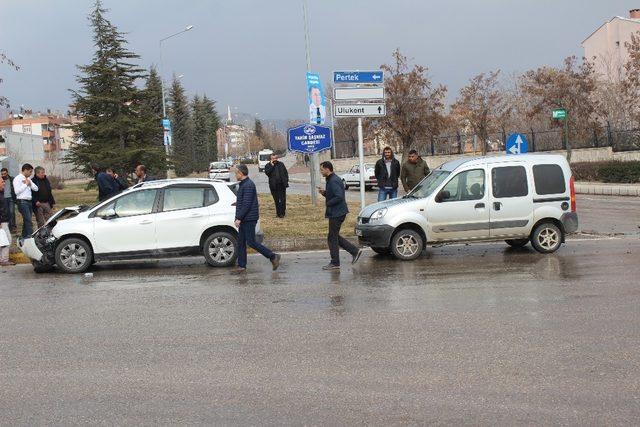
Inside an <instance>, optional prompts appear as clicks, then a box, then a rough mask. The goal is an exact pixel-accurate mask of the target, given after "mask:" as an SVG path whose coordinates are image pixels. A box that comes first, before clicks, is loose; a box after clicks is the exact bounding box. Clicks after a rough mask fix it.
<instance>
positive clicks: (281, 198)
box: [264, 154, 289, 218]
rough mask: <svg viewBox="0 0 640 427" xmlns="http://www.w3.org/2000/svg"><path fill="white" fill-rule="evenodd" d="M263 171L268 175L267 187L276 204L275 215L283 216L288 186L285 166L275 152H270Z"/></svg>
mask: <svg viewBox="0 0 640 427" xmlns="http://www.w3.org/2000/svg"><path fill="white" fill-rule="evenodd" d="M264 173H265V174H266V175H267V176H268V177H269V189H270V190H271V195H272V196H273V201H274V202H275V204H276V215H277V216H278V218H284V214H285V212H286V210H287V187H289V172H287V167H286V166H285V165H284V163H282V162H281V161H279V160H278V155H277V154H271V161H270V162H269V163H267V164H266V165H265V166H264Z"/></svg>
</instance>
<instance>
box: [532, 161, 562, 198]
mask: <svg viewBox="0 0 640 427" xmlns="http://www.w3.org/2000/svg"><path fill="white" fill-rule="evenodd" d="M533 181H534V183H535V184H536V193H538V194H539V195H541V196H542V195H544V194H564V192H565V191H567V186H566V184H565V180H564V173H562V168H561V167H560V166H559V165H535V166H534V167H533Z"/></svg>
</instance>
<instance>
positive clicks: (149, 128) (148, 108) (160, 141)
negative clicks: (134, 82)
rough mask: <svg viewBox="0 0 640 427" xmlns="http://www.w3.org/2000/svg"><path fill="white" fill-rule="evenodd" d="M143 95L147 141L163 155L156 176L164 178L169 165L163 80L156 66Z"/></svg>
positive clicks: (159, 160)
mask: <svg viewBox="0 0 640 427" xmlns="http://www.w3.org/2000/svg"><path fill="white" fill-rule="evenodd" d="M142 97H143V100H142V106H143V113H144V117H145V120H146V123H145V125H146V127H145V141H148V142H149V143H150V144H151V145H152V146H154V147H157V149H158V155H161V156H162V158H160V159H157V160H156V161H155V162H154V163H156V164H157V167H155V168H154V172H155V174H154V176H156V177H158V178H164V177H165V176H166V170H167V166H168V165H167V159H166V156H165V155H164V153H165V147H164V131H163V129H162V118H163V116H162V82H161V81H160V76H159V74H158V71H157V70H156V68H155V67H154V66H151V67H150V68H149V74H148V76H147V81H146V84H145V87H144V89H143V91H142Z"/></svg>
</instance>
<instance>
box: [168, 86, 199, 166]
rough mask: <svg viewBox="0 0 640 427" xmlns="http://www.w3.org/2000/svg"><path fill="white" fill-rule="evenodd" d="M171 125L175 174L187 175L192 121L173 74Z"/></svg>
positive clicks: (191, 147) (191, 138) (191, 143)
mask: <svg viewBox="0 0 640 427" xmlns="http://www.w3.org/2000/svg"><path fill="white" fill-rule="evenodd" d="M169 101H170V112H169V118H170V119H171V127H172V128H173V145H172V156H171V159H172V162H173V165H174V167H175V171H176V175H178V176H187V175H189V174H190V173H191V172H193V171H194V170H195V167H194V164H193V122H192V119H191V114H190V111H189V110H190V108H189V102H188V100H187V96H186V94H185V91H184V88H183V87H182V84H181V83H180V80H179V79H178V78H177V77H176V76H174V77H173V82H172V84H171V90H170V91H169Z"/></svg>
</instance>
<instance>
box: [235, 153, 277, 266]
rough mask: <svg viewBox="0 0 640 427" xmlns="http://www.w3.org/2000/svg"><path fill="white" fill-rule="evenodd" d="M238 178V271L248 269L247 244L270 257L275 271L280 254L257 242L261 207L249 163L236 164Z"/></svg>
mask: <svg viewBox="0 0 640 427" xmlns="http://www.w3.org/2000/svg"><path fill="white" fill-rule="evenodd" d="M236 178H237V180H238V182H239V183H240V184H239V186H238V194H237V195H236V221H235V224H236V227H237V228H238V268H237V269H236V272H238V273H242V272H244V271H246V269H247V246H249V247H251V248H253V249H255V250H256V251H258V252H260V253H261V254H262V256H264V257H265V258H267V259H269V260H270V261H271V265H272V267H273V270H274V271H275V270H277V269H278V266H279V265H280V255H278V254H276V253H273V252H272V251H271V250H270V249H269V248H267V247H266V246H263V245H261V244H260V243H258V242H256V224H257V223H258V219H259V218H260V207H259V205H258V192H257V191H256V185H255V184H254V183H253V181H251V180H250V179H249V168H247V165H243V164H239V165H238V166H236Z"/></svg>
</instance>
